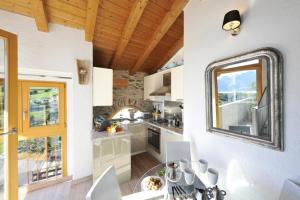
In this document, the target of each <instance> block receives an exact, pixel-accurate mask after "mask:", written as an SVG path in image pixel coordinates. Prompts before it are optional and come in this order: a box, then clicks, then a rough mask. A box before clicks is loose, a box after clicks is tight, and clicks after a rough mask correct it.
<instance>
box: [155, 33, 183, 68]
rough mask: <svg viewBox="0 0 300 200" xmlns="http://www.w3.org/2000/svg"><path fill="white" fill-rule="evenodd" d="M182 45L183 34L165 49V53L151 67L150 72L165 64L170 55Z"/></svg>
mask: <svg viewBox="0 0 300 200" xmlns="http://www.w3.org/2000/svg"><path fill="white" fill-rule="evenodd" d="M182 47H183V36H182V37H180V38H179V39H178V40H177V41H176V42H175V43H174V44H173V45H172V47H171V48H170V49H169V50H168V51H167V53H166V54H165V55H164V56H163V58H162V59H161V61H160V62H159V63H158V65H156V66H155V67H154V68H153V69H151V71H150V73H154V72H156V71H157V70H158V69H160V68H162V67H163V66H164V64H166V63H167V62H168V61H169V60H170V59H171V58H172V56H174V55H175V54H176V53H177V51H179V50H180V49H181V48H182Z"/></svg>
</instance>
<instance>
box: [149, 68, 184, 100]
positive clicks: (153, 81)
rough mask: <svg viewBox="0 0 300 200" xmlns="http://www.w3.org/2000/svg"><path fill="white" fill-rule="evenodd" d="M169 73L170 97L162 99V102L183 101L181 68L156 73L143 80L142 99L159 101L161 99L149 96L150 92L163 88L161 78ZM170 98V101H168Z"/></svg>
mask: <svg viewBox="0 0 300 200" xmlns="http://www.w3.org/2000/svg"><path fill="white" fill-rule="evenodd" d="M169 72H171V97H170V96H165V97H162V98H163V100H171V101H183V66H179V67H175V68H172V69H168V70H166V71H162V72H158V73H155V74H152V75H149V76H146V77H145V78H144V99H145V100H152V101H155V100H156V101H159V100H161V98H159V97H154V96H150V94H151V93H152V92H154V91H155V90H157V89H159V88H160V87H162V86H163V76H164V74H165V73H169ZM170 98H171V99H170Z"/></svg>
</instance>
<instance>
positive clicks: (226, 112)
mask: <svg viewBox="0 0 300 200" xmlns="http://www.w3.org/2000/svg"><path fill="white" fill-rule="evenodd" d="M267 62H268V61H267V60H266V59H265V58H259V59H253V60H250V61H244V62H240V63H236V64H234V65H229V66H225V67H220V68H217V69H214V70H213V76H214V79H213V85H214V87H213V88H212V89H213V93H212V95H213V102H215V103H214V104H213V110H215V112H214V114H215V115H214V118H213V125H214V127H216V128H220V129H225V130H229V131H233V132H236V133H240V134H245V135H251V136H257V137H261V138H263V139H268V140H269V139H270V132H269V126H268V103H267V102H268V101H267V99H268V97H267V94H268V92H267V90H268V81H267Z"/></svg>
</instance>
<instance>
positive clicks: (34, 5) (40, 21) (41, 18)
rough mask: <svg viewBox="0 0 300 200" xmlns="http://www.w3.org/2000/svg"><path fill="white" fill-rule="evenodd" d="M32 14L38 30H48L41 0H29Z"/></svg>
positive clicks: (43, 4)
mask: <svg viewBox="0 0 300 200" xmlns="http://www.w3.org/2000/svg"><path fill="white" fill-rule="evenodd" d="M30 2H31V9H32V14H33V16H34V19H35V23H36V26H37V29H38V30H39V31H43V32H48V19H47V14H46V10H45V2H44V1H43V0H31V1H30Z"/></svg>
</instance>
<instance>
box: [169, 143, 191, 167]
mask: <svg viewBox="0 0 300 200" xmlns="http://www.w3.org/2000/svg"><path fill="white" fill-rule="evenodd" d="M180 159H187V160H188V161H191V150H190V142H167V151H166V162H167V163H168V162H172V161H176V160H180Z"/></svg>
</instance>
